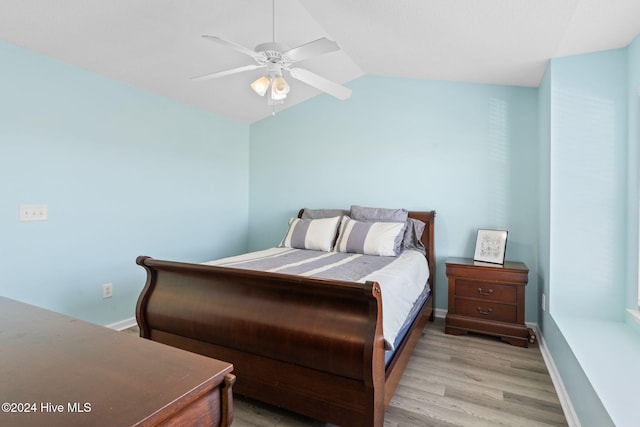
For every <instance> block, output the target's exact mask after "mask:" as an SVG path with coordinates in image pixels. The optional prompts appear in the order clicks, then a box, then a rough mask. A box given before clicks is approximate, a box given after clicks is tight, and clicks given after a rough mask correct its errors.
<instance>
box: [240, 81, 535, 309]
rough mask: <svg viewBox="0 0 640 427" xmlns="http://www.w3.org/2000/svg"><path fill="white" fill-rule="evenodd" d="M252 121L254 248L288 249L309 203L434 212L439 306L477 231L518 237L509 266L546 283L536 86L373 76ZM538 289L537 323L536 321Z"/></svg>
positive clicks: (531, 298) (531, 299) (530, 305)
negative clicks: (345, 91) (451, 262)
mask: <svg viewBox="0 0 640 427" xmlns="http://www.w3.org/2000/svg"><path fill="white" fill-rule="evenodd" d="M349 86H350V87H351V88H352V89H353V96H352V98H351V99H350V100H348V101H338V100H335V99H333V98H331V97H329V96H326V95H321V96H318V97H316V98H314V99H312V100H309V101H307V102H305V103H302V104H300V105H298V106H296V107H295V108H292V109H288V110H286V111H284V112H282V113H278V114H277V115H276V116H274V117H270V118H268V119H265V120H262V121H260V122H257V123H255V124H253V125H252V126H251V149H250V155H251V177H250V194H251V201H250V232H249V235H250V236H251V237H250V242H249V246H250V248H251V249H260V248H264V247H269V246H273V245H275V244H277V243H278V242H279V240H280V239H281V238H282V235H283V234H284V231H285V230H286V221H287V219H288V218H289V217H291V216H293V215H295V214H296V213H297V211H298V209H299V208H301V207H310V208H323V207H324V208H331V207H344V208H348V207H349V206H350V205H351V204H360V205H365V206H380V207H404V208H407V209H412V210H426V209H435V210H436V211H437V216H436V255H437V258H438V265H437V278H436V282H437V289H436V291H437V294H436V306H437V308H442V309H446V307H447V283H446V278H445V274H444V271H445V269H444V261H445V259H446V258H447V257H450V256H467V257H471V256H473V250H474V246H475V238H476V232H477V229H478V228H497V229H507V230H509V239H508V244H507V254H506V257H507V259H512V260H521V261H524V262H525V263H526V264H527V265H528V266H529V268H530V269H531V272H530V277H533V278H535V277H537V272H536V265H537V260H536V256H537V248H536V236H537V226H538V219H537V197H536V195H537V184H538V183H537V179H538V178H537V177H538V175H537V153H538V151H537V138H538V136H537V126H538V119H537V91H536V89H533V88H517V87H505V86H491V85H480V84H464V83H451V82H440V81H427V80H414V79H402V78H384V77H364V78H360V79H358V80H355V81H353V82H351V83H350V84H349ZM537 293H538V292H537V282H536V281H535V280H533V281H532V282H531V283H530V284H529V286H528V287H527V302H526V303H527V306H526V319H527V321H537V310H538V306H537Z"/></svg>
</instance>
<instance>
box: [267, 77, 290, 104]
mask: <svg viewBox="0 0 640 427" xmlns="http://www.w3.org/2000/svg"><path fill="white" fill-rule="evenodd" d="M290 90H291V87H289V83H287V81H286V80H285V79H284V78H283V77H282V76H276V77H275V78H274V79H273V82H272V83H271V98H272V99H274V100H276V101H279V100H282V99H285V98H286V97H287V95H288V94H289V91H290Z"/></svg>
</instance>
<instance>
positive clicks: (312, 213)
mask: <svg viewBox="0 0 640 427" xmlns="http://www.w3.org/2000/svg"><path fill="white" fill-rule="evenodd" d="M348 214H349V211H346V210H344V209H307V208H304V210H303V211H302V217H301V219H322V218H334V217H336V216H345V215H348Z"/></svg>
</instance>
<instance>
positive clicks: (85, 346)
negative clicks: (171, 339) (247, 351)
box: [0, 297, 235, 426]
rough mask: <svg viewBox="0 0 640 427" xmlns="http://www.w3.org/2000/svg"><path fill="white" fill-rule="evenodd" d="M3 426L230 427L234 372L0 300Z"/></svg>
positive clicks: (213, 362) (199, 358)
mask: <svg viewBox="0 0 640 427" xmlns="http://www.w3.org/2000/svg"><path fill="white" fill-rule="evenodd" d="M0 357H1V360H0V404H2V411H0V425H3V426H35V425H46V426H77V425H91V426H155V425H165V426H172V425H176V426H177V425H206V426H228V425H229V424H231V421H232V419H233V398H232V392H231V388H232V385H233V382H234V381H235V377H234V376H233V375H232V374H231V371H232V369H233V366H232V365H231V364H229V363H227V362H222V361H219V360H215V359H211V358H208V357H204V356H200V355H197V354H193V353H189V352H187V351H184V350H179V349H176V348H173V347H169V346H167V345H163V344H159V343H156V342H152V341H149V340H146V339H143V338H139V337H135V336H133V335H130V334H127V333H125V332H117V331H113V330H110V329H108V328H105V327H101V326H97V325H93V324H91V323H87V322H83V321H81V320H77V319H73V318H70V317H67V316H63V315H61V314H58V313H54V312H52V311H48V310H44V309H41V308H37V307H34V306H32V305H28V304H23V303H20V302H18V301H14V300H10V299H8V298H3V297H0Z"/></svg>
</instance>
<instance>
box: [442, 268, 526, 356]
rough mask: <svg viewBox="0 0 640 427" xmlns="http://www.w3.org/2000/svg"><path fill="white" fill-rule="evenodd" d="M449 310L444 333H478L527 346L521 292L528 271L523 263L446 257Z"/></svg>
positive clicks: (522, 291) (522, 294) (522, 295)
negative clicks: (489, 261) (502, 262)
mask: <svg viewBox="0 0 640 427" xmlns="http://www.w3.org/2000/svg"><path fill="white" fill-rule="evenodd" d="M446 266H447V277H448V279H449V311H448V313H447V318H446V327H445V333H447V334H453V335H459V334H464V333H467V332H478V333H483V334H489V335H495V336H499V337H501V338H502V340H503V341H506V342H508V343H510V344H513V345H517V346H520V347H527V346H528V345H529V344H528V343H529V330H528V329H527V327H526V326H525V324H524V291H525V288H524V287H525V285H526V284H527V282H528V277H529V269H528V268H527V266H526V265H525V264H524V263H521V262H511V261H506V262H505V263H504V265H499V264H489V263H485V262H477V261H473V260H472V259H469V258H449V259H447V261H446Z"/></svg>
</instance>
